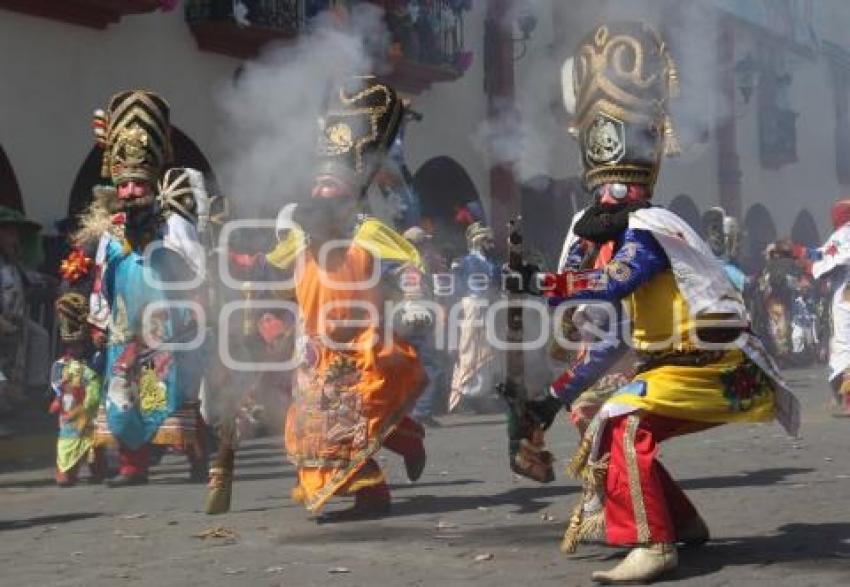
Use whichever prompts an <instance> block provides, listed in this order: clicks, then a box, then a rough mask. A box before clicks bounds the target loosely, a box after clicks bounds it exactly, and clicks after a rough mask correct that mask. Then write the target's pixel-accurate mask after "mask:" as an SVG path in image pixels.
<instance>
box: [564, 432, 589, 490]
mask: <svg viewBox="0 0 850 587" xmlns="http://www.w3.org/2000/svg"><path fill="white" fill-rule="evenodd" d="M592 447H593V435H592V434H590V430H589V429H588V432H586V433H585V435H584V436H583V437H582V439H581V442H580V443H579V445H578V448H577V449H576V452H575V454H574V455H573V458H571V459H570V462H569V464H568V465H567V475H569V476H570V477H576V478H577V477H582V473H583V472H584V469H585V467H587V460H588V459H589V458H590V451H591V449H592Z"/></svg>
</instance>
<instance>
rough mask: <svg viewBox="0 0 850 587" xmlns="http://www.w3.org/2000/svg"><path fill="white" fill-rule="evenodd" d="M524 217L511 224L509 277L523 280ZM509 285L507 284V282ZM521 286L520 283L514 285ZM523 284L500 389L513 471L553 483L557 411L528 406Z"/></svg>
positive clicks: (511, 313) (512, 310) (512, 309)
mask: <svg viewBox="0 0 850 587" xmlns="http://www.w3.org/2000/svg"><path fill="white" fill-rule="evenodd" d="M520 221H521V218H519V217H518V218H516V219H514V220H511V221H510V222H509V223H508V263H507V268H508V270H509V275H508V276H507V277H506V279H522V278H521V275H522V273H523V270H524V269H525V261H524V260H523V255H522V244H523V240H522V229H521V226H520ZM506 285H507V284H506ZM514 285H517V284H514ZM521 290H522V287H521V286H520V287H509V288H508V291H509V292H512V293H509V299H510V300H511V301H513V302H514V304H511V305H510V306H509V307H508V312H507V318H508V332H507V340H508V342H509V343H512V344H511V348H510V349H509V350H508V351H507V355H506V361H505V362H506V371H505V381H504V382H503V383H501V384H499V386H498V388H497V390H498V393H499V395H500V396H501V397H502V398H503V399H504V400H505V402H506V403H507V406H508V438H509V441H510V445H509V446H510V448H509V457H510V466H511V470H512V471H513V472H514V473H516V474H518V475H522V476H523V477H528V478H529V479H534V480H535V481H539V482H540V483H549V482H551V481H553V480H554V479H555V473H554V470H553V468H552V462H553V460H554V459H553V456H552V453H550V452H549V451H547V450H545V443H544V434H545V431H546V429H547V428H548V427H549V426H550V425H551V424H552V421H553V420H554V418H555V415H556V414H557V411H554V412H553V413H552V414H551V417H550V416H549V414H539V413H537V412H536V411H535V410H529V409H528V392H527V390H526V388H525V380H524V370H525V365H524V358H523V351H522V350H521V349H517V348H516V347H517V346H518V343H521V342H522V340H523V323H522V311H523V310H522V307H521V306H520V305H519V304H518V302H519V300H520V299H521V297H522V296H521V294H517V293H513V292H517V291H521Z"/></svg>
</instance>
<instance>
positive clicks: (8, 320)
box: [0, 206, 50, 413]
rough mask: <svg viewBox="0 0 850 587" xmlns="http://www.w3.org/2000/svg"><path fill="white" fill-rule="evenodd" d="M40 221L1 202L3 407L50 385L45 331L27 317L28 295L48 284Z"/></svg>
mask: <svg viewBox="0 0 850 587" xmlns="http://www.w3.org/2000/svg"><path fill="white" fill-rule="evenodd" d="M40 228H41V227H40V226H39V225H38V224H37V223H36V222H33V221H31V220H28V219H27V218H25V217H24V215H23V213H22V212H20V211H19V210H15V209H12V208H8V207H6V206H0V412H7V413H8V412H9V411H11V410H12V409H13V408H14V407H15V406H20V405H22V404H25V403H26V402H27V400H28V398H30V397H31V396H32V395H33V394H31V393H29V392H30V391H31V390H34V389H37V388H39V387H44V386H46V384H47V372H48V367H49V364H48V361H49V357H48V355H49V348H48V347H49V346H50V344H49V341H50V337H49V336H48V334H47V331H46V330H45V329H44V327H42V326H41V325H40V324H38V323H37V322H35V321H33V320H32V319H30V317H29V310H30V307H29V302H28V300H29V299H30V297H31V296H32V294H33V291H35V290H37V289H38V288H40V287H44V286H45V285H46V281H45V279H44V277H43V276H42V275H40V274H39V273H37V272H35V271H34V270H33V268H34V267H36V266H38V265H39V263H40V250H41V249H40V240H39V230H40Z"/></svg>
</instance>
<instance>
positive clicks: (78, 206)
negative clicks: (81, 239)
mask: <svg viewBox="0 0 850 587" xmlns="http://www.w3.org/2000/svg"><path fill="white" fill-rule="evenodd" d="M171 144H172V146H173V148H174V161H173V162H172V163H171V166H173V167H192V168H194V169H197V170H199V171H201V172H203V174H204V177H205V178H206V179H207V189H208V190H209V192H210V195H217V193H218V187H217V183H216V179H215V173H214V172H213V170H212V166H211V165H210V163H209V161H208V160H207V158H206V156H205V155H204V154H203V152H202V151H201V150H200V149H199V148H198V146H197V145H196V144H195V142H194V141H193V140H192V139H190V138H189V137H188V136H187V135H186V134H185V133H184V132H183V131H181V130H180V129H179V128H177V127H171ZM102 160H103V151H102V150H101V149H100V148H99V147H92V150H91V151H89V154H88V155H87V156H86V159H85V161H83V164H82V165H81V166H80V170H79V171H78V172H77V177H76V178H75V179H74V185H73V187H72V188H71V196H70V198H69V200H68V218H69V219H70V220H71V222H72V223H73V222H74V221H75V219H76V218H77V216H78V215H79V214H80V213H81V212H83V211H84V210H85V209H86V206H88V205H89V202H91V197H92V188H93V187H94V186H96V185H98V184H102V183H104V182H105V181H106V180H104V179H103V178H102V177H101V176H100V168H101V162H102Z"/></svg>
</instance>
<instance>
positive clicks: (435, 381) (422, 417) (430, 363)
mask: <svg viewBox="0 0 850 587" xmlns="http://www.w3.org/2000/svg"><path fill="white" fill-rule="evenodd" d="M402 236H404V238H405V239H406V240H407V241H408V242H409V243H410V244H412V245H413V246H414V247H416V250H417V251H418V253H419V257H420V259H421V260H422V265H423V267H424V270H425V274H426V276H427V278H428V279H429V280H431V281H432V282H433V280H434V279H435V277H434V276H435V275H437V274H440V273H442V272H443V270H444V269H445V266H444V265H445V264H444V263H442V257H441V255H440V254H439V252H438V251H437V250H436V249H435V248H434V246H433V244H432V242H431V239H432V238H433V235H431V234H429V233H427V232H425V230H424V229H423V228H421V227H419V226H413V227H411V228H408V229H407V230H405V231H404V234H403V235H402ZM435 288H436V284H435ZM441 309H442V308H441ZM443 318H444V317H443V316H435V319H436V320H442V319H443ZM437 330H438V329H437V328H436V327H435V328H433V329H430V328H428V329H425V328H423V329H419V331H418V332H414V333H411V334H410V335H409V336H408V337H407V339H408V342H410V343H411V344H412V345H413V346H414V347H415V348H416V354H417V355H418V357H419V362H420V363H422V367H423V368H424V369H425V374H426V375H427V377H428V382H427V383H426V384H425V389H424V390H423V391H422V393H421V394H420V395H419V399H418V400H416V405H414V406H413V410H412V411H411V412H410V417H411V418H413V419H414V420H415V421H416V422H418V423H419V424H422V425H423V426H425V427H426V428H439V427H440V426H441V424H440V422H439V421H437V420H436V419H435V418H434V412H435V411H436V410H437V409H438V405H437V404H438V403H444V402H445V395H444V383H445V377H444V373H445V371H446V369H445V366H444V365H445V364H446V359H447V358H448V357H447V356H446V353H445V352H444V351H443V350H441V349H439V348H438V345H437V343H438V341H437V340H436V336H435V332H436V331H437ZM443 331H444V329H439V332H443Z"/></svg>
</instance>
